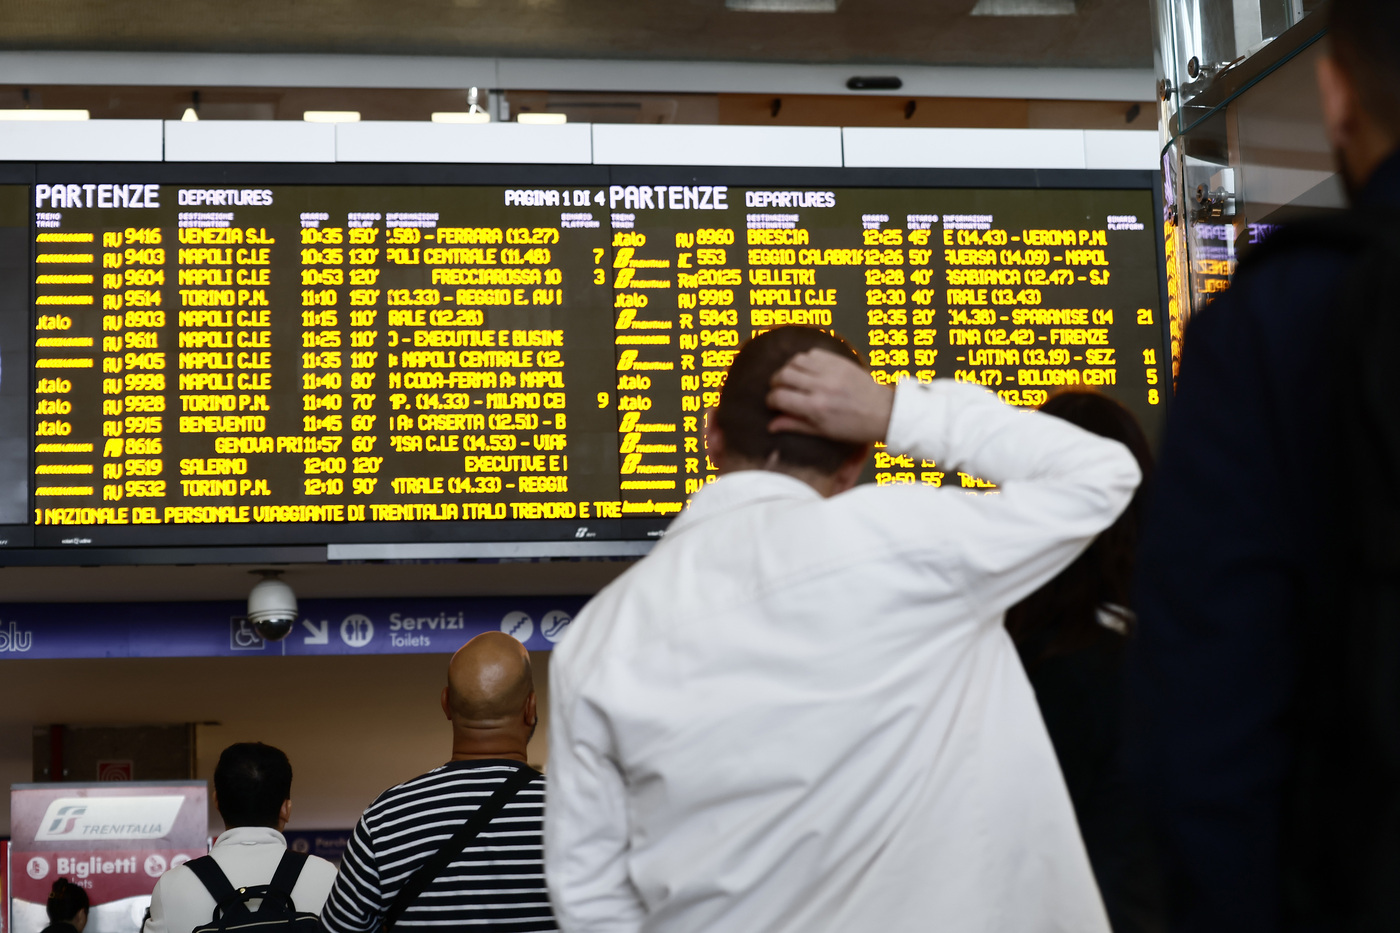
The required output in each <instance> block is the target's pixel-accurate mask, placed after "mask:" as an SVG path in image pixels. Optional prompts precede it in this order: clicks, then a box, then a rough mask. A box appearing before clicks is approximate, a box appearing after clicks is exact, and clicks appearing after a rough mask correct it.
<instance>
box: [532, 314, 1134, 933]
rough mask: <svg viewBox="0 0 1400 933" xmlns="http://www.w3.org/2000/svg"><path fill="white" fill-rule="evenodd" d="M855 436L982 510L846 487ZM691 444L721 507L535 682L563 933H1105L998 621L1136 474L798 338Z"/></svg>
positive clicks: (925, 495)
mask: <svg viewBox="0 0 1400 933" xmlns="http://www.w3.org/2000/svg"><path fill="white" fill-rule="evenodd" d="M879 441H883V442H885V444H886V445H887V447H888V450H889V452H890V453H891V454H896V455H907V456H910V457H913V458H914V459H916V460H917V459H921V458H922V459H930V460H934V459H936V460H937V461H938V468H939V469H941V470H944V471H945V472H948V473H951V472H952V471H953V470H956V469H964V470H966V471H968V472H970V473H973V474H976V475H978V476H982V477H984V478H986V479H989V480H992V481H994V482H996V483H997V484H998V485H999V491H998V492H997V493H996V494H994V495H983V496H970V495H967V494H964V493H962V492H961V491H959V490H955V489H935V488H929V487H921V486H873V485H864V486H860V487H855V485H854V484H855V482H856V479H857V477H858V475H859V473H860V469H861V466H862V465H863V463H864V462H865V459H866V457H867V456H868V448H869V445H870V444H872V443H875V442H879ZM707 445H708V449H709V452H710V456H711V458H712V459H713V460H714V462H715V464H716V466H717V467H718V469H719V472H720V473H721V476H720V479H719V480H718V482H716V483H714V484H712V485H708V486H706V487H705V488H704V489H702V490H701V491H700V492H698V493H697V494H696V495H695V497H694V499H693V500H692V502H691V505H690V508H689V509H688V510H687V511H686V512H685V513H684V514H682V515H681V516H679V517H678V518H677V519H676V521H675V522H674V524H672V526H671V528H670V530H669V531H668V532H667V534H666V537H665V538H664V539H663V540H662V541H661V542H660V543H659V544H658V545H657V547H656V548H655V550H653V551H652V553H651V555H650V556H648V557H647V558H646V559H645V560H643V561H641V562H640V563H639V564H638V565H637V566H636V567H634V568H632V569H631V570H630V571H629V572H628V573H626V574H624V575H623V576H622V577H621V578H619V579H618V580H617V581H616V582H614V583H613V584H612V585H610V586H609V587H607V588H606V589H605V590H603V591H602V592H601V593H600V594H599V595H598V596H597V597H596V598H595V599H594V600H593V601H592V602H591V603H589V605H588V606H587V607H586V608H585V609H584V611H583V612H582V613H581V614H580V615H579V617H578V619H577V621H576V622H575V623H574V625H573V626H572V630H571V633H570V635H569V636H568V637H567V638H566V639H565V640H564V641H563V643H562V644H561V645H560V646H559V647H558V648H557V649H556V651H555V654H554V657H553V659H552V661H551V678H552V690H553V694H554V696H553V712H552V722H551V726H550V757H549V767H550V800H549V812H548V815H547V817H546V831H545V840H546V850H545V865H546V872H547V875H548V882H549V889H550V896H551V899H552V901H553V904H554V909H555V914H556V917H557V919H558V921H559V926H560V929H561V930H564V931H566V933H595V931H609V933H612V931H618V933H621V931H643V930H645V931H663V930H664V931H700V930H716V931H717V930H733V931H744V933H749V931H763V933H789V931H791V933H799V931H800V933H816V931H833V933H835V931H840V933H850V931H876V930H878V931H882V933H885V931H902V930H919V931H925V930H940V931H959V930H977V931H1005V933H1038V931H1073V933H1107V931H1108V922H1107V919H1106V918H1105V916H1104V911H1103V906H1102V903H1101V901H1100V898H1099V895H1098V890H1097V888H1096V887H1095V884H1094V878H1093V874H1092V872H1091V870H1090V867H1089V862H1088V859H1087V856H1086V855H1085V852H1084V846H1083V843H1082V842H1081V840H1080V837H1079V831H1078V828H1077V826H1076V824H1075V818H1074V811H1073V809H1072V807H1071V805H1070V801H1069V796H1068V793H1067V792H1066V790H1065V786H1064V782H1063V779H1062V778H1061V776H1060V773H1059V768H1058V765H1057V764H1056V759H1055V753H1054V750H1053V749H1052V747H1051V745H1050V741H1049V738H1048V737H1047V735H1046V732H1045V727H1044V725H1043V724H1042V722H1041V719H1040V715H1039V712H1038V711H1037V708H1036V703H1035V697H1034V695H1033V694H1032V691H1031V688H1030V686H1029V684H1028V683H1027V681H1026V677H1025V674H1024V672H1023V671H1022V668H1021V664H1020V662H1019V661H1018V660H1017V657H1016V651H1015V649H1014V648H1013V646H1012V644H1011V641H1010V639H1009V638H1008V636H1007V634H1006V631H1005V629H1004V628H1003V627H1002V616H1003V613H1004V611H1005V610H1006V609H1007V607H1009V606H1011V605H1012V604H1014V603H1016V602H1017V601H1019V600H1020V599H1021V598H1022V597H1024V596H1025V595H1027V594H1028V593H1030V592H1032V591H1033V590H1035V589H1036V588H1037V587H1039V586H1040V585H1041V584H1042V583H1044V582H1045V581H1046V580H1049V579H1050V578H1051V577H1053V576H1055V574H1057V573H1058V572H1059V571H1060V570H1061V569H1062V568H1063V567H1065V566H1066V565H1067V564H1069V563H1070V562H1071V561H1072V560H1073V559H1074V558H1075V557H1076V556H1077V555H1078V554H1079V553H1080V552H1081V551H1082V550H1083V549H1084V548H1085V547H1086V546H1087V545H1088V544H1089V542H1090V541H1091V540H1092V539H1093V537H1094V536H1095V535H1096V534H1097V533H1098V532H1099V531H1101V530H1102V529H1104V528H1105V527H1107V526H1108V525H1109V524H1111V523H1112V522H1113V520H1114V519H1115V518H1116V517H1117V515H1118V514H1119V512H1121V511H1122V509H1123V508H1124V507H1125V506H1126V505H1127V503H1128V500H1129V498H1130V497H1131V495H1132V493H1133V491H1134V489H1135V488H1136V486H1137V484H1138V482H1139V480H1140V474H1139V471H1138V467H1137V464H1136V462H1135V461H1134V459H1133V457H1132V455H1131V454H1130V453H1129V452H1128V451H1127V449H1126V448H1124V447H1123V446H1122V445H1120V444H1117V443H1115V442H1112V441H1108V440H1105V439H1103V438H1099V437H1096V436H1094V435H1091V434H1089V433H1087V432H1085V431H1082V430H1080V429H1079V428H1076V427H1074V426H1072V425H1070V424H1068V423H1067V422H1064V421H1060V420H1058V419H1055V418H1052V417H1048V416H1044V415H1041V414H1039V413H1034V412H1029V413H1028V412H1020V411H1016V410H1014V409H1012V408H1009V407H1008V406H1006V405H1004V404H1002V403H1001V401H1000V400H999V399H997V398H996V396H994V395H991V394H989V393H987V392H986V391H984V390H982V389H980V388H978V387H976V386H970V385H962V384H958V383H954V382H952V381H949V380H938V381H936V382H934V383H933V384H931V385H921V384H918V383H915V382H910V381H905V382H903V383H901V384H900V386H899V388H898V389H897V390H892V389H890V388H888V387H882V386H879V385H877V384H875V383H874V382H873V381H872V380H871V378H870V375H869V373H868V372H867V371H865V370H864V369H863V368H862V367H861V366H860V365H859V364H858V357H856V356H855V354H854V351H852V350H851V349H850V348H849V347H848V346H846V345H845V344H844V343H843V342H841V341H839V340H838V339H836V338H834V337H831V336H830V335H827V334H823V333H821V332H820V331H815V330H811V329H807V328H779V329H777V330H774V331H769V332H767V333H765V334H763V335H761V336H759V337H757V338H755V339H754V340H752V341H751V342H750V343H749V344H748V345H747V346H746V347H745V348H744V350H743V351H742V352H741V353H740V354H739V356H738V357H737V359H736V360H735V362H734V365H733V367H732V368H731V369H730V372H729V375H728V377H727V381H726V383H725V386H724V389H723V393H722V395H721V399H720V404H719V407H718V409H717V410H716V411H715V412H714V416H713V417H712V419H711V421H710V433H709V436H708V438H707Z"/></svg>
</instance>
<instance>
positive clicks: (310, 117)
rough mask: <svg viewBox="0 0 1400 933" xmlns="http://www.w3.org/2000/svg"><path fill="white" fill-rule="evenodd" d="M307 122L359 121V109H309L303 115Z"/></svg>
mask: <svg viewBox="0 0 1400 933" xmlns="http://www.w3.org/2000/svg"><path fill="white" fill-rule="evenodd" d="M301 118H302V119H303V120H305V121H306V122H307V123H359V122H360V111H358V110H308V111H306V112H305V113H303V114H302V115H301Z"/></svg>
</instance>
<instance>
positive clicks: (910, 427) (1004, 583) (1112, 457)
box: [887, 379, 1142, 611]
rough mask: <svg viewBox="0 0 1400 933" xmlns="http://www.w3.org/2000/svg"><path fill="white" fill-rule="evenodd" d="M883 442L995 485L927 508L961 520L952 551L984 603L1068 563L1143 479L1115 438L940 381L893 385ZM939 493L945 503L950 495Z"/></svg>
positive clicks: (1001, 600)
mask: <svg viewBox="0 0 1400 933" xmlns="http://www.w3.org/2000/svg"><path fill="white" fill-rule="evenodd" d="M887 446H888V448H889V450H890V452H891V453H895V454H907V455H909V456H911V457H916V458H921V459H926V460H935V461H937V463H938V467H939V469H941V470H944V471H945V472H946V473H947V475H948V476H949V477H951V476H952V475H953V471H955V470H963V471H965V472H967V473H969V474H973V475H975V476H978V477H981V478H983V479H987V480H990V481H992V482H994V483H996V484H997V485H998V487H1000V489H999V492H997V493H996V494H994V495H988V496H976V497H963V496H958V495H957V494H953V495H954V496H956V498H957V499H958V500H960V506H961V507H960V508H956V509H947V508H945V509H943V510H941V512H939V513H933V514H930V515H929V516H927V518H928V519H929V520H938V519H940V518H941V519H943V520H948V519H949V518H957V519H959V521H958V524H959V525H960V527H959V528H958V529H957V530H958V532H959V533H958V535H957V542H956V548H955V549H954V550H953V552H952V553H953V558H954V559H955V560H956V561H957V563H958V564H959V565H960V566H961V568H962V571H963V577H964V583H965V585H966V587H967V592H966V596H967V598H968V599H969V600H970V601H972V602H973V603H974V604H975V605H977V606H978V607H979V608H980V609H983V610H986V611H1001V610H1005V609H1007V608H1009V607H1010V606H1013V605H1015V604H1016V603H1017V602H1020V600H1021V599H1023V598H1024V597H1026V596H1027V595H1029V594H1030V593H1032V592H1034V591H1035V590H1036V588H1038V587H1039V586H1040V585H1041V584H1043V583H1044V582H1045V581H1047V580H1049V579H1050V578H1051V577H1053V576H1054V575H1055V574H1057V573H1058V572H1059V571H1060V570H1062V569H1063V568H1064V567H1066V566H1067V565H1069V564H1070V563H1071V562H1072V561H1073V560H1074V559H1075V558H1076V557H1078V556H1079V554H1080V553H1081V552H1082V551H1083V550H1084V548H1086V547H1088V545H1089V543H1090V542H1092V541H1093V539H1094V537H1095V536H1096V535H1097V534H1098V533H1099V532H1101V531H1103V530H1104V529H1105V528H1107V527H1108V526H1109V525H1111V524H1113V522H1114V521H1115V520H1116V519H1117V518H1118V516H1119V515H1120V514H1122V512H1123V510H1124V509H1125V508H1127V506H1128V503H1129V501H1131V499H1132V496H1133V492H1134V491H1135V490H1136V489H1137V487H1138V484H1139V483H1140V482H1141V481H1142V473H1141V471H1140V470H1139V469H1138V465H1137V460H1136V459H1135V458H1134V457H1133V455H1132V454H1131V453H1130V452H1129V451H1128V449H1127V448H1126V447H1124V446H1123V445H1122V444H1120V443H1118V442H1117V441H1111V440H1108V439H1107V438H1103V437H1100V436H1098V435H1096V434H1092V433H1090V432H1088V431H1085V430H1083V429H1081V428H1078V427H1076V426H1074V425H1072V424H1070V423H1069V422H1067V421H1064V420H1062V419H1060V418H1056V417H1054V416H1052V415H1045V414H1041V413H1040V412H1033V411H1021V410H1018V409H1015V408H1012V407H1011V406H1009V405H1006V404H1005V403H1003V402H1002V401H1001V400H1000V399H999V398H997V396H995V395H993V394H992V393H991V392H988V391H986V390H985V389H982V388H980V387H978V386H973V385H967V384H963V383H956V382H953V381H951V380H947V379H939V380H935V381H934V382H932V383H929V384H920V383H916V382H912V381H907V380H906V381H905V382H902V383H900V385H899V388H898V390H897V391H896V393H895V403H894V411H893V413H892V415H891V418H890V427H889V431H888V433H887ZM914 491H915V490H910V492H911V493H913V492H914ZM949 492H951V490H950V491H949ZM912 498H914V497H913V496H912V495H911V496H909V497H907V498H905V499H904V500H903V504H905V505H908V504H909V503H910V500H911V499H912ZM925 498H930V497H925ZM937 498H940V499H942V500H943V502H942V503H941V504H942V505H944V506H948V505H950V503H949V501H948V495H947V494H945V495H943V496H940V497H937ZM950 512H955V513H960V514H956V515H955V514H950ZM905 517H906V518H907V520H909V521H917V520H918V517H919V516H917V515H916V514H907V515H906V516H905Z"/></svg>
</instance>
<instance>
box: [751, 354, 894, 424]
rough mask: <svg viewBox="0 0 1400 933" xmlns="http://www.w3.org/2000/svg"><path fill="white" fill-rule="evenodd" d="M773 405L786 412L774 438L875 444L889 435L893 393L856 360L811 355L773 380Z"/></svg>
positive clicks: (790, 363) (770, 403) (770, 402)
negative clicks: (814, 437) (809, 436)
mask: <svg viewBox="0 0 1400 933" xmlns="http://www.w3.org/2000/svg"><path fill="white" fill-rule="evenodd" d="M768 406H769V407H770V408H774V409H777V410H778V411H779V412H781V414H779V415H778V417H776V418H774V419H773V420H772V422H771V423H769V425H768V430H769V431H772V432H774V433H780V432H783V431H791V432H794V433H797V434H815V435H818V436H820V437H828V438H831V439H832V440H834V441H846V442H849V443H853V444H873V443H875V442H877V441H883V440H884V439H885V434H886V433H887V432H888V431H889V427H890V413H891V412H892V411H893V410H894V389H893V388H892V387H889V386H882V385H879V384H878V383H876V382H875V381H874V380H873V379H871V378H870V373H869V372H868V371H867V370H865V369H864V368H863V367H861V366H860V365H859V364H858V363H856V361H855V360H852V359H849V358H846V357H842V356H837V355H836V354H835V353H830V352H828V351H826V350H808V351H806V352H804V353H799V354H797V355H796V356H794V357H793V358H792V359H791V360H789V361H788V364H787V365H786V366H784V367H783V368H782V369H780V370H778V372H777V373H776V374H775V375H774V376H773V381H772V389H771V390H770V391H769V393H768Z"/></svg>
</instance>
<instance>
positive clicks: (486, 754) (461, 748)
mask: <svg viewBox="0 0 1400 933" xmlns="http://www.w3.org/2000/svg"><path fill="white" fill-rule="evenodd" d="M528 744H529V740H528V739H525V738H524V737H522V736H519V735H514V734H507V733H504V732H483V731H479V730H473V731H472V732H471V733H463V732H462V731H460V730H457V731H454V732H453V735H452V760H453V761H475V760H479V759H483V758H506V759H509V760H511V761H528V760H529V756H528V755H527V754H526V747H527V746H528Z"/></svg>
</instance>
